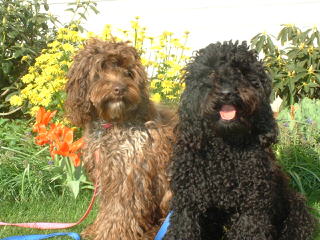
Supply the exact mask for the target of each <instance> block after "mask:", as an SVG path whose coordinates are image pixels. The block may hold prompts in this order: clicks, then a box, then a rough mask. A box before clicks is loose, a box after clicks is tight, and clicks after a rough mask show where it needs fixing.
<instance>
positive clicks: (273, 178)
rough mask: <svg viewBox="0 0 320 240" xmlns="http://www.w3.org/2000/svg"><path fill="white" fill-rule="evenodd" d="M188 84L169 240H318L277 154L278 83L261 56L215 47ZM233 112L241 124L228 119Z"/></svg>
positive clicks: (190, 69)
mask: <svg viewBox="0 0 320 240" xmlns="http://www.w3.org/2000/svg"><path fill="white" fill-rule="evenodd" d="M185 81H186V89H185V91H184V93H183V94H182V98H181V103H180V107H179V117H180V122H179V123H178V125H177V128H176V135H177V136H176V138H177V139H176V142H177V143H176V145H175V146H174V149H173V160H172V169H171V171H172V183H171V187H172V191H173V199H172V206H171V208H172V210H173V214H172V216H171V219H170V222H171V223H170V226H169V229H168V231H167V233H166V235H165V237H164V239H165V240H198V239H210V240H218V239H228V240H244V239H245V240H289V239H290V240H307V239H310V237H311V235H312V232H313V230H314V223H315V220H314V218H313V217H312V216H311V215H310V214H309V210H308V208H307V207H306V206H305V200H304V198H303V197H302V196H301V195H300V194H298V193H296V192H294V191H293V190H292V189H291V188H290V187H289V186H288V179H287V177H286V176H285V174H284V173H283V172H282V170H281V168H280V166H279V165H278V164H277V163H276V161H275V156H274V154H273V152H272V149H271V146H272V144H273V143H275V142H276V140H277V134H278V129H277V125H276V122H275V120H274V118H273V113H272V111H271V107H270V104H269V97H270V94H271V80H270V78H269V77H268V75H267V74H266V72H265V70H264V67H263V65H262V63H261V62H260V61H258V60H257V56H256V54H255V53H254V52H253V51H250V50H248V47H247V45H246V43H245V42H244V43H242V44H238V42H236V43H232V42H231V41H230V42H224V43H222V44H221V43H216V44H210V45H209V46H207V47H206V48H204V49H201V50H199V51H198V52H197V54H196V55H195V57H194V58H193V60H192V61H191V62H190V63H189V64H188V65H187V68H186V75H185ZM226 106H228V108H231V110H233V112H235V116H231V117H230V118H227V119H226V118H225V117H223V113H224V111H225V110H224V109H226ZM231 115H232V114H231Z"/></svg>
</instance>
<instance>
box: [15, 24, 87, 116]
mask: <svg viewBox="0 0 320 240" xmlns="http://www.w3.org/2000/svg"><path fill="white" fill-rule="evenodd" d="M83 40H84V38H82V37H81V36H80V35H79V33H78V32H77V31H76V30H75V26H71V27H70V28H61V29H59V31H58V34H57V37H56V39H55V41H53V42H52V43H50V44H48V47H47V48H46V49H44V50H42V54H41V55H40V56H39V57H38V58H36V62H35V64H34V65H33V66H31V67H29V71H28V73H27V74H26V75H24V76H23V77H22V79H21V80H22V82H23V83H25V84H26V87H25V88H24V89H22V90H21V92H20V94H19V95H14V96H12V97H11V98H10V104H11V105H16V106H20V105H22V104H26V105H27V109H29V110H30V112H31V114H32V115H34V114H35V113H36V112H37V111H38V109H39V106H43V107H47V108H49V109H61V107H62V105H63V101H64V91H63V89H64V86H65V83H66V81H67V79H66V72H67V71H68V69H69V66H70V65H71V63H72V62H71V59H72V56H73V54H74V52H75V51H76V50H77V49H78V48H79V46H80V45H81V44H83Z"/></svg>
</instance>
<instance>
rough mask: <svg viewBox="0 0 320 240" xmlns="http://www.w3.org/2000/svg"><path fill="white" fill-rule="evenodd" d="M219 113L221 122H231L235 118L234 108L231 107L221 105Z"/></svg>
mask: <svg viewBox="0 0 320 240" xmlns="http://www.w3.org/2000/svg"><path fill="white" fill-rule="evenodd" d="M219 113H220V117H221V118H222V119H223V120H232V119H234V118H235V117H236V108H235V107H234V106H233V105H223V106H222V107H221V110H220V112H219Z"/></svg>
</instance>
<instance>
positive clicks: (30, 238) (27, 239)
mask: <svg viewBox="0 0 320 240" xmlns="http://www.w3.org/2000/svg"><path fill="white" fill-rule="evenodd" d="M57 236H69V237H71V238H73V239H74V240H80V236H79V234H78V233H73V232H71V233H51V234H45V235H24V236H12V237H6V238H1V239H0V240H41V239H47V238H51V237H57Z"/></svg>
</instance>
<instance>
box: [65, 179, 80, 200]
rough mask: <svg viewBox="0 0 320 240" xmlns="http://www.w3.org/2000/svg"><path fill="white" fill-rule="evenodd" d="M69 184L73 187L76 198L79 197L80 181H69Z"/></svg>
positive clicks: (72, 190)
mask: <svg viewBox="0 0 320 240" xmlns="http://www.w3.org/2000/svg"><path fill="white" fill-rule="evenodd" d="M67 185H68V187H69V188H70V189H71V192H72V193H73V196H74V198H77V196H78V194H79V191H80V181H69V182H68V184H67Z"/></svg>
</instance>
